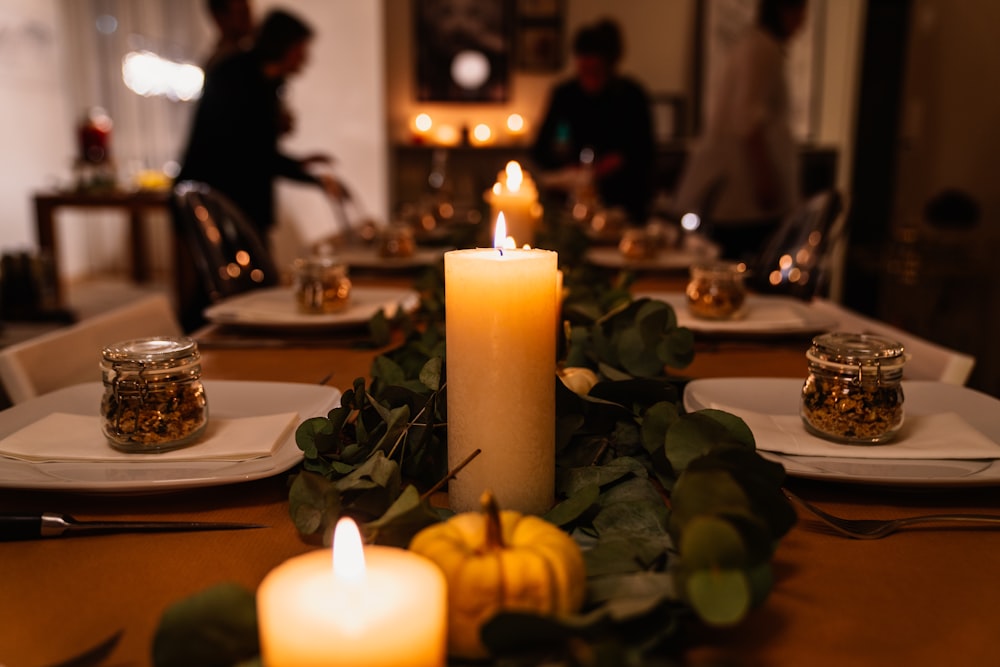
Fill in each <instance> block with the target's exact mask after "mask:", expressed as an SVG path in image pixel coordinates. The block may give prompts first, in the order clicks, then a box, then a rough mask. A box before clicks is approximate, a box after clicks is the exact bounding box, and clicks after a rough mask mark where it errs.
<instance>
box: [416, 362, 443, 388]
mask: <svg viewBox="0 0 1000 667" xmlns="http://www.w3.org/2000/svg"><path fill="white" fill-rule="evenodd" d="M443 363H444V360H443V359H442V358H441V357H432V358H431V359H429V360H428V361H427V363H426V364H424V365H423V368H421V369H420V376H419V379H420V382H421V383H422V384H423V385H424V386H425V387H427V388H428V389H430V390H431V391H437V390H438V389H440V388H441V366H442V364H443Z"/></svg>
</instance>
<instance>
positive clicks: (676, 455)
mask: <svg viewBox="0 0 1000 667" xmlns="http://www.w3.org/2000/svg"><path fill="white" fill-rule="evenodd" d="M716 412H717V411H699V412H692V413H688V414H684V415H681V416H680V417H679V418H678V419H677V420H676V421H675V422H674V423H673V424H671V426H670V428H669V429H668V430H667V435H666V437H665V438H664V445H663V446H664V452H666V455H667V459H668V460H669V461H670V465H671V466H673V469H674V470H676V471H678V472H683V471H684V469H685V468H687V466H688V464H689V463H690V462H691V461H693V460H694V459H696V458H698V457H699V456H703V455H704V454H707V453H708V452H710V451H712V450H713V449H716V448H720V447H733V446H741V447H749V448H752V447H753V444H752V441H753V436H752V435H750V440H751V442H750V444H749V445H747V443H746V441H745V439H743V436H744V435H745V434H743V433H742V432H741V431H739V430H737V431H735V432H734V431H733V430H732V425H733V424H734V422H723V421H720V419H719V418H718V415H716V414H714V413H716ZM739 423H740V424H742V423H743V422H742V420H740V422H739ZM743 426H744V427H745V426H746V424H743Z"/></svg>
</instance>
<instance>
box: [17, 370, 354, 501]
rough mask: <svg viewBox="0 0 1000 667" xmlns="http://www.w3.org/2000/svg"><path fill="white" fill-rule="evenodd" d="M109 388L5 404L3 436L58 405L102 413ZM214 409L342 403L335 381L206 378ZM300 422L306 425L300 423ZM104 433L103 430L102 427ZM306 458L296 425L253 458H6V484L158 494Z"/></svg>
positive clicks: (237, 413)
mask: <svg viewBox="0 0 1000 667" xmlns="http://www.w3.org/2000/svg"><path fill="white" fill-rule="evenodd" d="M103 391H104V387H103V385H102V384H101V383H99V382H93V383H90V382H88V383H85V384H78V385H74V386H72V387H66V388H65V389H59V390H57V391H54V392H52V393H49V394H45V395H43V396H39V397H38V398H33V399H31V400H29V401H25V402H24V403H19V404H18V405H15V406H14V407H12V408H8V409H6V410H3V411H0V438H5V437H7V436H8V435H10V434H11V433H14V432H15V431H19V430H20V429H22V428H24V427H25V426H27V425H29V424H31V423H33V422H35V421H37V420H38V419H41V418H42V417H45V416H46V415H49V414H51V413H53V412H68V413H71V414H81V415H96V414H97V413H98V410H99V406H100V404H101V395H102V393H103ZM205 393H206V394H207V395H208V409H209V415H210V417H209V418H211V417H212V416H215V417H219V418H231V419H232V418H238V417H249V416H254V415H266V414H275V413H281V412H298V413H299V418H300V419H301V420H303V421H304V420H306V419H308V418H309V417H317V416H323V415H326V414H327V413H328V412H329V411H330V410H331V409H333V408H334V407H336V406H337V405H339V404H340V391H339V390H338V389H335V388H333V387H326V386H322V385H314V384H301V383H293V382H234V381H227V380H216V381H211V380H206V381H205ZM296 426H298V424H296ZM97 437H100V436H99V434H98V436H97ZM301 460H302V450H300V449H299V448H298V445H296V444H295V433H294V430H293V431H292V432H291V433H289V435H288V437H287V438H286V439H285V441H284V442H283V443H282V444H281V445H279V447H278V449H277V450H276V451H275V453H274V454H273V455H272V456H266V457H263V458H257V459H251V460H247V461H170V462H157V461H149V460H143V461H124V462H120V463H119V462H105V461H100V462H96V461H95V462H85V461H73V462H70V461H65V462H58V461H56V462H47V463H31V462H28V461H17V460H13V459H8V458H4V457H0V488H10V489H40V490H45V491H86V492H90V493H151V492H160V491H176V490H179V489H188V488H194V487H201V486H215V485H219V484H232V483H235V482H244V481H249V480H252V479H259V478H261V477H270V476H271V475H276V474H278V473H281V472H284V471H286V470H288V469H289V468H291V467H292V466H294V465H295V464H296V463H298V462H299V461H301Z"/></svg>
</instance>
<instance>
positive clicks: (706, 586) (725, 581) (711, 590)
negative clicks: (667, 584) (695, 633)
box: [685, 569, 753, 627]
mask: <svg viewBox="0 0 1000 667" xmlns="http://www.w3.org/2000/svg"><path fill="white" fill-rule="evenodd" d="M685 589H686V594H687V599H688V601H689V602H690V603H691V606H692V607H693V608H694V610H695V612H696V613H697V614H698V616H699V617H700V618H701V619H702V620H703V621H705V622H706V623H708V624H709V625H715V626H721V627H725V626H731V625H735V624H737V623H739V622H740V621H741V620H743V618H744V617H745V616H746V614H747V612H748V611H749V610H750V605H751V601H752V597H753V596H752V593H751V590H750V582H749V581H748V579H747V576H746V573H745V572H743V571H742V570H720V569H706V570H697V571H695V572H691V573H690V574H689V575H688V576H687V579H686V582H685Z"/></svg>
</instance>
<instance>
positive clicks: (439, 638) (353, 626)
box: [257, 519, 448, 667]
mask: <svg viewBox="0 0 1000 667" xmlns="http://www.w3.org/2000/svg"><path fill="white" fill-rule="evenodd" d="M447 615H448V613H447V584H446V581H445V578H444V575H443V574H441V570H440V569H439V568H438V567H437V566H436V565H434V563H432V562H431V561H429V560H427V559H426V558H423V557H422V556H419V555H417V554H415V553H412V552H409V551H406V550H405V549H393V548H390V547H377V546H368V547H362V545H361V535H360V534H359V533H358V527H357V525H355V524H354V522H353V521H351V520H350V519H341V520H340V522H339V523H338V524H337V528H336V532H335V534H334V540H333V558H332V563H331V556H330V552H329V551H327V550H325V549H323V550H319V551H313V552H310V553H307V554H304V555H302V556H297V557H295V558H292V559H289V560H287V561H285V562H284V563H282V564H281V565H279V566H278V567H276V568H275V569H274V570H272V571H271V572H270V573H269V574H268V575H267V576H266V577H265V578H264V581H263V582H262V583H261V585H260V588H259V589H258V591H257V619H258V627H259V631H260V647H261V657H262V659H263V663H264V664H265V665H267V667H286V666H288V667H291V666H293V665H294V666H295V667H313V666H315V667H320V666H323V667H336V666H338V665H351V666H353V667H443V666H444V664H445V656H446V647H447Z"/></svg>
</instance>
